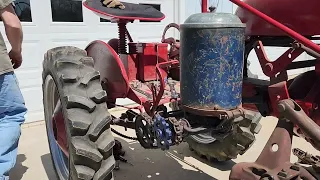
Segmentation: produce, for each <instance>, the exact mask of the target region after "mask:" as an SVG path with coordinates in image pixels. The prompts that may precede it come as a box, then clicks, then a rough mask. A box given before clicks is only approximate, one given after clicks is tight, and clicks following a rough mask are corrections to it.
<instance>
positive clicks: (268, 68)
mask: <svg viewBox="0 0 320 180" xmlns="http://www.w3.org/2000/svg"><path fill="white" fill-rule="evenodd" d="M264 68H265V70H266V71H267V72H272V70H273V65H272V64H271V63H267V64H266V65H264Z"/></svg>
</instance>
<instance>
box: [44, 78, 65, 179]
mask: <svg viewBox="0 0 320 180" xmlns="http://www.w3.org/2000/svg"><path fill="white" fill-rule="evenodd" d="M44 89H45V91H44V93H45V96H44V97H45V104H44V106H46V107H45V109H46V113H45V116H46V117H45V118H46V120H47V122H46V126H47V134H48V142H49V146H50V152H51V156H52V159H53V165H54V167H55V169H56V171H57V174H58V176H59V179H68V175H69V170H68V158H67V156H66V155H65V154H64V153H63V151H62V150H61V148H60V147H59V145H58V143H57V141H56V139H55V136H54V131H53V127H54V126H53V121H52V118H53V113H54V111H55V108H56V106H57V104H58V101H59V94H58V91H57V87H56V84H55V82H54V80H53V78H52V76H50V75H48V76H47V78H46V80H45V85H44Z"/></svg>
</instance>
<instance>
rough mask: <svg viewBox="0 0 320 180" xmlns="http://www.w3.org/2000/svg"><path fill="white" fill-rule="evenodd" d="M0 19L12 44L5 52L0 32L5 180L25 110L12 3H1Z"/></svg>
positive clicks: (0, 142) (1, 173)
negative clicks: (19, 79)
mask: <svg viewBox="0 0 320 180" xmlns="http://www.w3.org/2000/svg"><path fill="white" fill-rule="evenodd" d="M0 17H1V19H2V21H3V24H4V27H5V33H6V35H7V38H8V41H9V43H10V45H11V50H10V52H9V53H8V51H7V47H6V44H5V42H4V39H3V36H2V34H1V33H0V180H8V179H9V172H10V170H11V169H12V168H13V167H14V166H15V164H16V158H17V153H18V143H19V139H20V135H21V124H22V123H24V121H25V117H24V116H25V114H26V112H27V108H26V106H25V102H24V98H23V96H22V93H21V90H20V88H19V84H18V81H17V78H16V76H15V73H14V69H17V68H19V67H20V66H21V63H22V55H21V51H22V40H23V33H22V27H21V23H20V20H19V18H18V17H17V15H16V13H15V11H14V7H13V1H12V0H0Z"/></svg>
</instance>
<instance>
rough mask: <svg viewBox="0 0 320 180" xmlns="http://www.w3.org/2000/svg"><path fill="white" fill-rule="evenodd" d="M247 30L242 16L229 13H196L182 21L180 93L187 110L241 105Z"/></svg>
mask: <svg viewBox="0 0 320 180" xmlns="http://www.w3.org/2000/svg"><path fill="white" fill-rule="evenodd" d="M244 32H245V25H244V24H243V23H242V22H241V21H240V19H239V18H238V17H237V16H235V15H233V14H228V13H199V14H193V15H191V16H190V17H188V19H186V21H185V22H184V23H183V24H181V26H180V41H181V42H180V46H181V47H180V81H181V87H180V88H181V89H180V91H181V92H180V93H181V102H182V105H183V106H184V107H185V109H187V110H190V111H191V110H201V111H202V112H206V111H208V112H209V111H212V110H231V109H235V108H237V107H238V106H239V105H241V103H242V82H243V66H244V48H245V47H244V46H245V42H244ZM204 115H205V114H204Z"/></svg>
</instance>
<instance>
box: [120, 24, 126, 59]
mask: <svg viewBox="0 0 320 180" xmlns="http://www.w3.org/2000/svg"><path fill="white" fill-rule="evenodd" d="M126 25H127V23H125V22H119V23H118V33H119V43H118V50H119V53H120V54H127V36H126V34H127V28H126Z"/></svg>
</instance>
